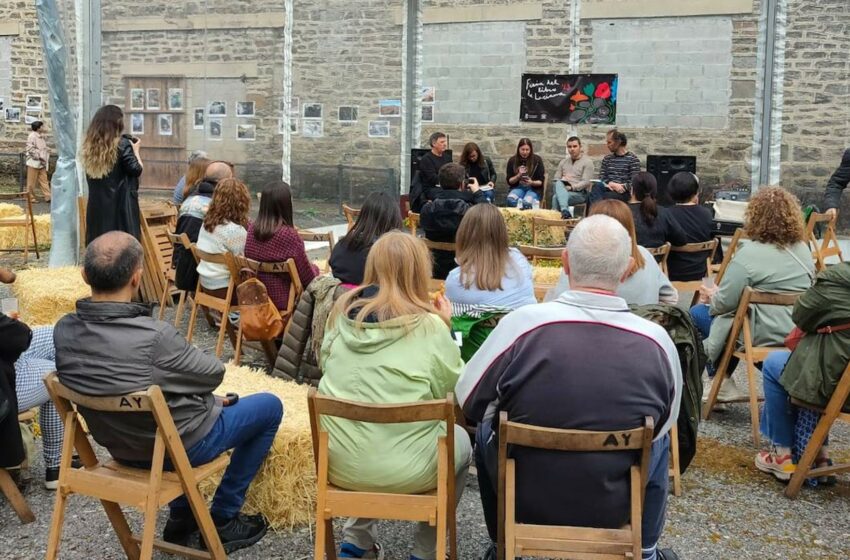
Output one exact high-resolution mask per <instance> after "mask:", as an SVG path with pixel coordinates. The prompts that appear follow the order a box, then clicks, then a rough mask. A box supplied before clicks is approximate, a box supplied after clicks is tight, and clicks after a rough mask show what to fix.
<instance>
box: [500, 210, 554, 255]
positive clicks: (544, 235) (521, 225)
mask: <svg viewBox="0 0 850 560" xmlns="http://www.w3.org/2000/svg"><path fill="white" fill-rule="evenodd" d="M499 210H501V212H502V216H503V217H504V218H505V224H507V226H508V240H509V241H510V244H511V245H531V244H532V243H531V217H532V216H537V217H538V218H547V219H550V220H559V219H560V218H561V213H560V212H558V211H557V210H518V209H516V208H499ZM537 244H538V245H539V246H541V247H551V246H557V247H563V246H564V230H563V229H562V228H552V227H546V228H538V231H537Z"/></svg>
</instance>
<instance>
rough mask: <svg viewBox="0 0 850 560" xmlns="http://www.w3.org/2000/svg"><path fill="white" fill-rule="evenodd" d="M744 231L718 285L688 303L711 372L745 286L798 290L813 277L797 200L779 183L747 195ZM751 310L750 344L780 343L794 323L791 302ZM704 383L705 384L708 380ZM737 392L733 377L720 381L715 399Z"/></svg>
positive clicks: (711, 373)
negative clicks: (749, 196) (718, 391)
mask: <svg viewBox="0 0 850 560" xmlns="http://www.w3.org/2000/svg"><path fill="white" fill-rule="evenodd" d="M744 233H745V234H746V237H747V239H742V240H741V241H739V242H738V247H737V248H736V249H735V254H734V255H733V256H732V260H731V261H730V262H729V266H728V267H727V268H726V273H725V274H724V276H723V278H722V281H721V282H720V285H719V286H712V287H708V286H701V287H700V303H698V304H697V305H695V306H694V307H692V308H691V317H692V318H693V320H694V324H695V325H696V327H697V329H699V330H700V332H701V333H702V335H703V339H704V341H705V343H704V344H705V352H706V354H708V365H707V368H706V369H707V370H708V374H709V376H711V377H713V376H714V371H715V368H714V366H715V365H716V362H717V361H718V360H719V359H720V357H721V353H722V351H723V347H724V346H725V345H726V339H727V338H728V337H729V332H730V331H731V330H732V322H733V319H734V316H735V311H736V310H737V309H738V303H739V302H740V301H741V296H742V295H743V293H744V288H746V287H748V286H749V287H751V288H753V289H756V290H761V291H766V292H802V291H805V290H807V289H808V288H809V287H811V285H812V283H813V281H814V277H815V270H814V263H813V261H812V253H811V251H810V250H809V247H808V246H807V245H806V230H805V225H804V224H803V213H802V211H801V209H800V203H799V201H797V199H796V198H795V197H794V195H792V194H791V193H789V192H788V191H786V190H785V189H783V188H782V187H762V188H760V189H759V190H758V192H757V193H756V194H755V196H753V197H752V198H751V199H750V203H749V204H748V205H747V211H746V213H745V214H744ZM752 313H753V315H752V318H751V320H752V325H753V333H752V336H753V344H754V345H756V346H779V347H781V346H783V344H784V339H785V336H786V335H787V334H788V333H789V332H791V329H792V328H794V322H793V321H792V320H791V308H790V307H784V306H780V305H755V306H754V309H753V312H752ZM733 359H734V358H733ZM736 364H737V360H735V361H734V363H731V364H730V366H729V371H730V372H731V371H734V369H735V365H736ZM705 388H706V389H710V384H706V386H705ZM706 396H707V392H706ZM742 397H746V393H745V392H744V391H741V390H739V389H738V388H737V386H736V385H735V382H734V379H733V378H730V379H727V380H726V381H724V383H723V385H721V387H720V395H719V396H718V400H719V401H724V400H736V399H738V398H742Z"/></svg>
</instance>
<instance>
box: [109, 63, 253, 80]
mask: <svg viewBox="0 0 850 560" xmlns="http://www.w3.org/2000/svg"><path fill="white" fill-rule="evenodd" d="M121 73H122V74H123V75H124V76H125V77H130V76H137V77H148V76H157V77H158V76H181V77H186V78H241V77H243V76H244V77H246V78H256V77H257V76H258V75H259V72H258V71H257V63H256V62H249V61H246V62H208V63H203V62H163V63H154V64H145V63H124V64H121Z"/></svg>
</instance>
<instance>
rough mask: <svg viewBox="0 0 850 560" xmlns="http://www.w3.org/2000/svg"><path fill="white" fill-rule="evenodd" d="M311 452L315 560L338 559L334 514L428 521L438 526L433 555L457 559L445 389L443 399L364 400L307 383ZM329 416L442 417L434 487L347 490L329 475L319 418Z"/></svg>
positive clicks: (449, 400) (450, 402)
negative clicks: (409, 490)
mask: <svg viewBox="0 0 850 560" xmlns="http://www.w3.org/2000/svg"><path fill="white" fill-rule="evenodd" d="M307 403H308V408H309V410H310V431H311V433H312V436H313V456H314V457H315V460H316V473H317V475H316V478H317V491H316V542H315V549H314V556H313V558H314V560H325V555H327V558H328V559H330V560H336V544H335V542H334V535H333V518H334V517H361V518H368V519H391V520H403V521H420V522H426V523H428V524H429V525H431V526H436V528H437V558H440V559H443V558H446V557H447V556H446V541H447V540H448V543H449V546H448V551H449V556H448V558H450V559H451V560H456V559H457V534H456V525H455V465H454V429H453V428H452V427H453V426H454V422H455V402H454V396H453V395H452V394H451V393H449V395H447V397H446V398H445V399H442V400H433V401H426V402H418V403H402V404H364V403H355V402H351V401H346V400H341V399H335V398H332V397H327V396H323V395H319V394H318V393H317V391H316V389H315V388H311V389H310V392H309V394H308V397H307ZM321 416H332V417H335V418H344V419H347V420H353V421H358V422H370V423H381V424H397V423H404V422H422V421H428V420H441V421H444V422H445V423H446V426H449V429H448V430H446V434H445V435H443V436H439V437H438V438H437V440H436V442H435V443H436V445H435V452H436V454H437V487H436V489H435V490H433V491H429V492H425V493H421V494H390V493H387V492H361V491H356V490H346V489H342V488H339V487H338V486H335V485H333V484H331V482H330V480H329V478H328V470H329V466H328V462H329V456H328V432H327V431H326V430H324V429H322V428H321V422H320V417H321Z"/></svg>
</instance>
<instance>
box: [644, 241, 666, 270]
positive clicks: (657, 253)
mask: <svg viewBox="0 0 850 560" xmlns="http://www.w3.org/2000/svg"><path fill="white" fill-rule="evenodd" d="M670 247H671V246H670V242H669V241H668V242H667V243H665V244H664V245H662V246H661V247H647V248H646V250H647V251H649V254H650V255H652V256H653V257H654V258H655V260H656V261H658V266H660V267H661V272H663V273H664V274H665V275H667V257H669V256H670Z"/></svg>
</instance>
